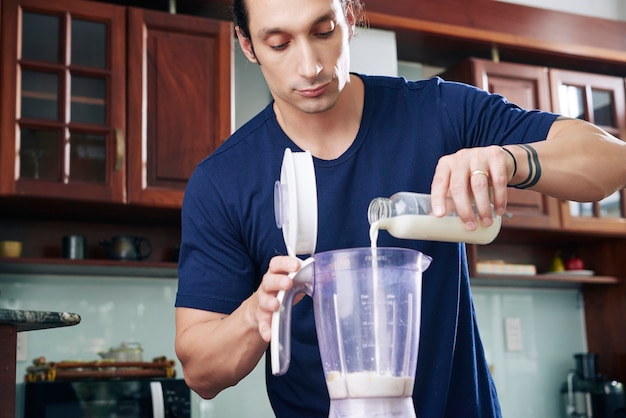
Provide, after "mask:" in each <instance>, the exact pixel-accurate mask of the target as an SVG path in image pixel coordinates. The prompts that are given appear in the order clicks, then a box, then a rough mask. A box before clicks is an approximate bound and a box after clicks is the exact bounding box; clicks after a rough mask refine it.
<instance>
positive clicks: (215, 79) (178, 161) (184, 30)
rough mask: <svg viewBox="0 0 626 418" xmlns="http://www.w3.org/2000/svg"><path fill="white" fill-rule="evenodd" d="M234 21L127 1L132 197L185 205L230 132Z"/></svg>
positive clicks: (147, 202) (162, 204)
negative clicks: (198, 174)
mask: <svg viewBox="0 0 626 418" xmlns="http://www.w3.org/2000/svg"><path fill="white" fill-rule="evenodd" d="M232 39H233V37H232V31H231V29H230V24H228V23H226V22H220V21H216V20H210V19H203V18H197V17H190V16H179V15H171V14H167V13H161V12H154V11H148V10H142V9H135V8H131V9H129V48H128V63H129V68H128V95H129V96H128V158H129V165H128V173H129V177H128V201H129V203H135V204H144V205H151V206H160V207H176V208H179V207H180V206H181V203H182V196H183V192H184V189H185V186H186V184H187V180H188V179H189V176H190V175H191V173H192V171H193V170H194V168H195V166H196V164H197V163H198V162H199V161H200V160H201V159H203V158H204V157H206V156H207V155H209V154H210V153H211V152H212V151H213V150H215V148H217V146H218V145H219V144H220V143H221V142H222V141H223V140H224V139H226V137H227V136H228V135H229V134H230V132H231V109H230V107H231V104H230V103H231V97H230V95H231V81H230V80H231V76H230V71H231V51H232Z"/></svg>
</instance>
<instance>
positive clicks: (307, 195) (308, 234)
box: [274, 148, 317, 257]
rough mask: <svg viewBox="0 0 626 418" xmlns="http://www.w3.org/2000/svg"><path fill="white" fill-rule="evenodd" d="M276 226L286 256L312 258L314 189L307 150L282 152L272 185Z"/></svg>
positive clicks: (314, 232)
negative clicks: (280, 234) (283, 242)
mask: <svg viewBox="0 0 626 418" xmlns="http://www.w3.org/2000/svg"><path fill="white" fill-rule="evenodd" d="M274 215H275V217H276V226H278V227H279V228H282V230H283V239H284V240H285V245H286V246H287V254H289V255H290V256H294V257H295V256H296V255H298V254H301V255H306V254H309V255H312V254H314V253H315V245H316V243H317V187H316V182H315V169H314V167H313V157H312V156H311V153H310V152H309V151H304V152H292V151H291V150H290V149H289V148H287V149H285V155H284V156H283V165H282V167H281V170H280V181H277V182H276V183H275V185H274Z"/></svg>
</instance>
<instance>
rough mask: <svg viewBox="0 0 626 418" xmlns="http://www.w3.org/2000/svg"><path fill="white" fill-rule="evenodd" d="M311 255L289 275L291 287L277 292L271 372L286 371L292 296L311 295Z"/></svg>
mask: <svg viewBox="0 0 626 418" xmlns="http://www.w3.org/2000/svg"><path fill="white" fill-rule="evenodd" d="M313 261H314V259H313V257H309V258H307V259H306V260H304V261H303V262H302V263H301V266H300V270H298V271H297V272H296V273H292V274H290V275H289V277H291V278H292V280H293V286H292V287H291V289H289V290H287V291H284V290H281V291H280V292H278V301H279V302H280V307H279V308H278V310H277V311H276V312H274V314H273V315H272V339H271V341H270V356H271V360H272V374H273V375H275V376H281V375H283V374H285V373H287V369H289V363H290V360H291V307H292V305H293V298H294V297H295V296H296V295H298V294H299V293H306V294H307V295H309V296H312V295H313Z"/></svg>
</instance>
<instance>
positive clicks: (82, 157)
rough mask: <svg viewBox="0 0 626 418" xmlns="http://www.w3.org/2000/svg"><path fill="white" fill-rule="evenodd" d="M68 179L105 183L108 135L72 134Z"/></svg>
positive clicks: (70, 180)
mask: <svg viewBox="0 0 626 418" xmlns="http://www.w3.org/2000/svg"><path fill="white" fill-rule="evenodd" d="M69 147H70V167H69V173H68V181H69V182H73V181H83V182H93V183H104V182H105V180H106V178H105V173H106V169H105V168H106V167H105V165H106V137H105V136H104V135H96V134H86V133H73V134H71V136H70V141H69Z"/></svg>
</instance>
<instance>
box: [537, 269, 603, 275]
mask: <svg viewBox="0 0 626 418" xmlns="http://www.w3.org/2000/svg"><path fill="white" fill-rule="evenodd" d="M545 274H549V275H551V276H593V275H594V274H595V272H594V271H593V270H565V271H549V272H547V273H545Z"/></svg>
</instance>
